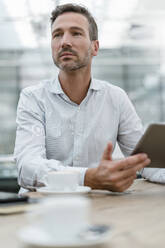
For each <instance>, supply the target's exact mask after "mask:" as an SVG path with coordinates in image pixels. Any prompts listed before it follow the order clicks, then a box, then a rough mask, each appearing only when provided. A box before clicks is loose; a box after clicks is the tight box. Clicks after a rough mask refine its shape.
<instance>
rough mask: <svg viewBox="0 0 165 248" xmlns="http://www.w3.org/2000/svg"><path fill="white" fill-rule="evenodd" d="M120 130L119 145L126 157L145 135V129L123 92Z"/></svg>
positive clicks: (121, 96)
mask: <svg viewBox="0 0 165 248" xmlns="http://www.w3.org/2000/svg"><path fill="white" fill-rule="evenodd" d="M118 102H119V103H120V104H119V108H120V109H119V113H120V116H119V129H118V137H117V141H118V144H119V146H120V148H121V150H122V152H123V154H124V155H125V156H128V155H130V154H131V152H132V151H133V149H134V148H135V146H136V144H137V142H138V141H139V139H140V138H141V136H142V134H143V128H142V123H141V120H140V118H139V117H138V115H137V113H136V111H135V109H134V107H133V105H132V103H131V101H130V100H129V98H128V96H127V95H126V93H125V92H124V91H123V90H121V92H120V95H119V99H118Z"/></svg>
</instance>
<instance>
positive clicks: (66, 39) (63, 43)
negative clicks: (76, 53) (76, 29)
mask: <svg viewBox="0 0 165 248" xmlns="http://www.w3.org/2000/svg"><path fill="white" fill-rule="evenodd" d="M61 46H62V48H64V47H71V46H72V41H71V37H70V35H69V34H64V35H63V37H62V40H61Z"/></svg>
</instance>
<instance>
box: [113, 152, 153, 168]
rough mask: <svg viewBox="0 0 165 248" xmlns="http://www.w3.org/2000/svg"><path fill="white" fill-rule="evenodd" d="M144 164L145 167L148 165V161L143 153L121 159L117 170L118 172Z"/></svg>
mask: <svg viewBox="0 0 165 248" xmlns="http://www.w3.org/2000/svg"><path fill="white" fill-rule="evenodd" d="M143 162H144V164H145V165H146V163H147V164H149V163H150V160H148V156H147V154H145V153H141V154H137V155H133V156H130V157H127V158H125V159H122V160H120V161H119V163H118V165H117V168H118V169H120V170H123V169H127V168H132V167H135V166H136V165H138V164H142V163H143Z"/></svg>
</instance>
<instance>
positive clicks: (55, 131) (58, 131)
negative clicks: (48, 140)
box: [51, 126, 62, 138]
mask: <svg viewBox="0 0 165 248" xmlns="http://www.w3.org/2000/svg"><path fill="white" fill-rule="evenodd" d="M61 133H62V128H61V126H59V127H52V128H51V136H52V137H53V138H59V137H60V136H61Z"/></svg>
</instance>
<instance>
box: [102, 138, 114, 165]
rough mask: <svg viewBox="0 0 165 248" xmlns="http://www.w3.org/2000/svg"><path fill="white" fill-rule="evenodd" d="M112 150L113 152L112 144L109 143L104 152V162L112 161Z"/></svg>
mask: <svg viewBox="0 0 165 248" xmlns="http://www.w3.org/2000/svg"><path fill="white" fill-rule="evenodd" d="M112 150H113V146H112V143H111V142H109V143H108V144H107V146H106V148H105V150H104V153H103V156H102V160H110V161H112Z"/></svg>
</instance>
